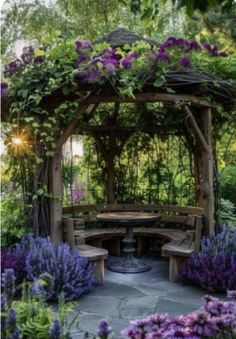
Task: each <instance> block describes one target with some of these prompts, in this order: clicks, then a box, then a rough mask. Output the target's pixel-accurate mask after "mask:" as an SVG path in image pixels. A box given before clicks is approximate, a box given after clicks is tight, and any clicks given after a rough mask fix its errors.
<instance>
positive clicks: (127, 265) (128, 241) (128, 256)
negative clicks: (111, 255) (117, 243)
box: [108, 224, 151, 273]
mask: <svg viewBox="0 0 236 339" xmlns="http://www.w3.org/2000/svg"><path fill="white" fill-rule="evenodd" d="M125 228H126V235H125V238H124V240H123V241H122V242H123V244H124V248H123V251H122V253H123V255H124V257H123V258H119V259H117V260H116V261H115V262H114V263H111V264H110V265H108V269H109V270H111V271H113V272H119V273H141V272H146V271H149V270H151V266H149V265H147V264H145V262H143V261H141V260H139V259H135V258H134V256H133V254H134V252H135V247H134V244H135V243H136V241H135V239H134V236H133V227H132V225H131V224H126V225H125Z"/></svg>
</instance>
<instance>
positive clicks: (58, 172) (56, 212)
mask: <svg viewBox="0 0 236 339" xmlns="http://www.w3.org/2000/svg"><path fill="white" fill-rule="evenodd" d="M49 173H50V174H49V188H50V235H51V239H52V241H53V243H55V244H59V243H60V242H61V241H62V240H63V229H62V198H63V188H62V187H63V183H62V182H63V176H62V147H58V148H57V149H56V151H55V154H54V156H53V158H52V159H51V161H50V172H49Z"/></svg>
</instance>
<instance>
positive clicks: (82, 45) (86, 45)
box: [75, 40, 92, 53]
mask: <svg viewBox="0 0 236 339" xmlns="http://www.w3.org/2000/svg"><path fill="white" fill-rule="evenodd" d="M75 44H76V52H77V53H81V52H82V51H84V50H90V49H91V48H92V47H91V42H90V41H79V40H78V41H76V42H75Z"/></svg>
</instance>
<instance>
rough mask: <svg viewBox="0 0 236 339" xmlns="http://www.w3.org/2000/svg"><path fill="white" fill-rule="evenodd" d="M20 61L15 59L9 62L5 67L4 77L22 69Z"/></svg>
mask: <svg viewBox="0 0 236 339" xmlns="http://www.w3.org/2000/svg"><path fill="white" fill-rule="evenodd" d="M22 66H23V65H22V61H21V60H20V59H16V60H14V61H11V62H10V63H9V64H8V65H6V66H5V69H4V75H5V76H6V77H7V76H9V75H11V74H12V73H14V72H16V71H18V70H20V69H21V68H22Z"/></svg>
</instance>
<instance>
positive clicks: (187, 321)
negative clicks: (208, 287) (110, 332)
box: [122, 291, 236, 339]
mask: <svg viewBox="0 0 236 339" xmlns="http://www.w3.org/2000/svg"><path fill="white" fill-rule="evenodd" d="M232 294H233V293H232V292H231V295H232ZM235 296H236V291H234V297H235ZM122 335H123V337H124V338H126V339H158V338H161V339H180V338H186V339H201V338H212V339H213V338H214V339H216V338H219V339H220V338H222V339H223V338H227V339H230V338H231V339H233V338H235V337H236V303H235V302H234V301H221V300H219V299H217V298H213V297H211V296H205V305H204V307H203V308H201V309H200V310H199V311H197V312H194V313H190V314H187V315H186V316H179V317H170V316H168V315H167V314H154V315H151V316H149V317H147V318H144V319H137V320H134V321H131V322H130V326H129V327H127V328H126V329H124V330H123V331H122Z"/></svg>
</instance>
